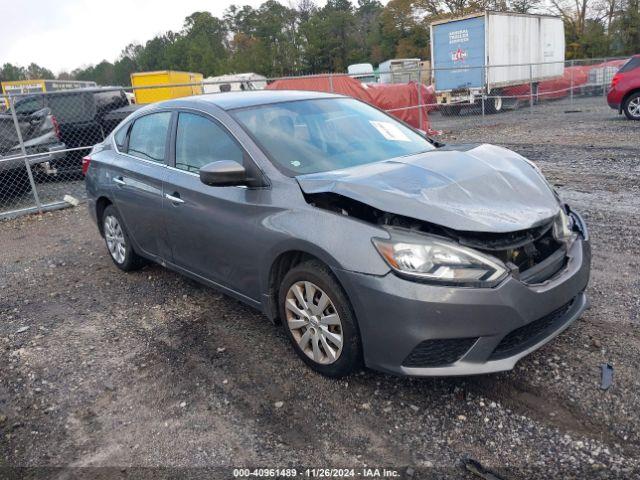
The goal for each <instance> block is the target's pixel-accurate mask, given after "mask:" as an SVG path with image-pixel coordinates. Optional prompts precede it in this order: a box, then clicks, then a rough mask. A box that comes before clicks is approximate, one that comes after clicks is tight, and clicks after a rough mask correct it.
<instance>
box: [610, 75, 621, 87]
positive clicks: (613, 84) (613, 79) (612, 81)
mask: <svg viewBox="0 0 640 480" xmlns="http://www.w3.org/2000/svg"><path fill="white" fill-rule="evenodd" d="M620 78H621V75H620V74H619V73H616V74H615V75H614V76H613V78H612V79H611V88H614V87H615V86H616V85H617V84H618V82H619V81H620Z"/></svg>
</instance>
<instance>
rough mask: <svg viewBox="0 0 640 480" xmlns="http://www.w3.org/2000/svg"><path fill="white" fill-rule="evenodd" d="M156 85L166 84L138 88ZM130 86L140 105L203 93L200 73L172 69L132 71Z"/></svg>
mask: <svg viewBox="0 0 640 480" xmlns="http://www.w3.org/2000/svg"><path fill="white" fill-rule="evenodd" d="M158 85H166V87H164V86H163V87H162V88H139V87H154V86H158ZM131 86H132V87H133V88H134V94H135V97H136V103H137V104H140V105H143V104H146V103H153V102H160V101H162V100H170V99H172V98H180V97H189V96H191V95H201V94H202V93H203V90H202V74H201V73H192V72H176V71H173V70H159V71H156V72H137V73H132V74H131Z"/></svg>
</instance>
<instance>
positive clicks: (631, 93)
mask: <svg viewBox="0 0 640 480" xmlns="http://www.w3.org/2000/svg"><path fill="white" fill-rule="evenodd" d="M635 93H640V87H636V88H632V89H631V90H629V91H628V92H627V93H625V94H624V97H622V101H621V102H620V112H619V113H622V111H623V110H624V106H625V104H626V103H627V100H629V97H631V95H633V94H635Z"/></svg>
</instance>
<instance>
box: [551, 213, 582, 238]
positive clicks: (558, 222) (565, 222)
mask: <svg viewBox="0 0 640 480" xmlns="http://www.w3.org/2000/svg"><path fill="white" fill-rule="evenodd" d="M576 237H577V234H576V233H575V232H574V231H573V218H572V217H571V216H570V215H567V213H566V212H565V210H564V207H562V206H561V207H560V213H559V214H558V215H556V218H555V220H554V221H553V238H555V239H556V240H558V241H559V242H565V243H571V242H572V241H573V240H574V239H575V238H576Z"/></svg>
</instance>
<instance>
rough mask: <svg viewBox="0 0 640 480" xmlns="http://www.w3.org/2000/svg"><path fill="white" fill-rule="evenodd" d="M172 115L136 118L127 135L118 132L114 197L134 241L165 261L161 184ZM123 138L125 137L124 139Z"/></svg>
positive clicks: (164, 169) (147, 251) (144, 250)
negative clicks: (120, 143)
mask: <svg viewBox="0 0 640 480" xmlns="http://www.w3.org/2000/svg"><path fill="white" fill-rule="evenodd" d="M172 115H173V113H172V112H170V111H162V112H154V113H149V114H147V115H144V116H141V117H138V118H136V119H135V120H134V121H133V122H132V123H131V124H129V125H128V126H127V127H126V128H127V130H126V132H124V134H123V132H122V131H121V130H119V131H118V132H117V133H116V137H117V138H116V143H119V142H122V146H121V147H119V148H118V150H119V153H118V155H117V161H116V162H114V164H113V167H114V171H113V177H112V178H111V181H112V182H113V188H114V196H115V200H116V207H117V208H118V212H119V213H120V215H121V216H122V217H123V220H124V223H125V226H126V228H127V231H128V232H129V233H130V235H131V236H132V237H133V242H134V244H135V245H136V246H137V248H138V249H140V250H141V251H142V252H141V253H144V254H146V255H148V256H152V257H156V258H159V259H163V258H165V257H166V256H168V254H169V251H168V248H167V244H166V230H165V228H164V222H163V220H162V204H163V188H162V182H163V179H164V177H165V176H166V173H167V168H166V162H167V152H168V150H169V148H168V145H169V135H168V133H169V127H170V125H171V122H172ZM123 137H124V138H123Z"/></svg>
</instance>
